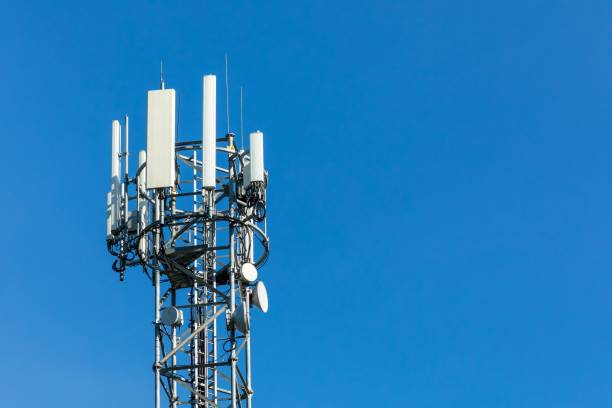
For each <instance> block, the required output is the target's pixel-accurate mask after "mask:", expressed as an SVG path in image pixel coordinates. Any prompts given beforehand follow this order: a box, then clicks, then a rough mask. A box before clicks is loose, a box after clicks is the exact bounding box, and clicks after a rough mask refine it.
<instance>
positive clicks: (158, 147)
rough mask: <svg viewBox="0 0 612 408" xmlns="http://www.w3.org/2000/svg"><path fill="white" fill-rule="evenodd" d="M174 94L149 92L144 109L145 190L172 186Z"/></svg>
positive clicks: (173, 178) (171, 90) (170, 90)
mask: <svg viewBox="0 0 612 408" xmlns="http://www.w3.org/2000/svg"><path fill="white" fill-rule="evenodd" d="M175 138H176V93H175V92H174V89H159V90H156V91H149V95H148V109H147V176H146V177H147V182H146V183H147V189H149V190H150V189H155V188H165V187H172V186H174V181H175V166H176V164H175V154H174V152H175Z"/></svg>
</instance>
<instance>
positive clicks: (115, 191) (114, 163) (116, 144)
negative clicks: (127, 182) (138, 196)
mask: <svg viewBox="0 0 612 408" xmlns="http://www.w3.org/2000/svg"><path fill="white" fill-rule="evenodd" d="M111 146H112V147H111V214H110V217H111V229H112V230H116V229H117V228H119V214H121V181H120V179H119V173H120V172H121V162H120V161H119V155H120V151H121V124H119V121H118V120H113V126H112V142H111Z"/></svg>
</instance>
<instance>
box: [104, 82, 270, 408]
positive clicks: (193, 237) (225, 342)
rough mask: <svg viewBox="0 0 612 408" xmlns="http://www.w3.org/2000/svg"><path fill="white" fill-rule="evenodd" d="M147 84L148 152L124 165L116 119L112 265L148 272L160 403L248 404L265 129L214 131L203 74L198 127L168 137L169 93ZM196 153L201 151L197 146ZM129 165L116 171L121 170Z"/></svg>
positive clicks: (259, 296)
mask: <svg viewBox="0 0 612 408" xmlns="http://www.w3.org/2000/svg"><path fill="white" fill-rule="evenodd" d="M161 88H162V89H159V90H155V91H149V95H148V114H147V151H146V152H145V151H141V152H140V153H139V165H138V168H137V169H136V172H135V175H134V176H133V177H132V178H130V176H129V175H128V171H127V170H128V166H127V164H128V157H129V156H128V145H127V144H128V138H127V135H128V122H127V117H126V120H125V125H124V126H125V138H124V140H125V149H124V151H121V141H122V137H121V125H120V124H119V122H118V121H113V126H112V129H113V132H112V141H113V143H112V169H111V170H112V171H111V191H110V192H109V193H108V196H107V233H106V239H107V246H108V249H109V251H110V253H111V254H112V255H113V256H114V257H115V258H116V259H115V261H114V263H113V269H114V270H115V271H117V272H119V274H120V278H121V280H123V279H124V276H125V271H126V268H128V267H139V268H141V269H142V270H143V271H144V273H145V274H146V275H147V277H149V279H150V280H151V283H152V286H153V296H154V364H153V371H154V382H155V393H154V396H155V398H154V400H155V407H156V408H160V407H161V406H168V407H172V408H177V407H178V406H179V405H190V406H191V407H194V408H196V407H198V408H199V407H225V406H227V407H232V408H236V407H247V408H251V405H252V396H253V388H252V384H251V370H252V367H251V336H250V313H251V310H252V308H253V306H255V307H257V308H259V309H260V310H261V311H263V312H267V309H268V299H267V292H266V289H265V286H264V285H263V283H262V282H261V281H260V280H259V279H258V269H260V268H261V266H262V265H263V264H264V263H265V261H266V259H267V257H268V238H267V235H266V223H265V217H266V187H267V173H266V172H265V170H264V166H263V134H262V133H261V132H259V131H257V132H253V133H251V135H250V151H249V153H248V154H247V152H246V151H244V150H242V149H238V148H237V146H236V145H235V141H234V139H235V137H234V135H233V134H232V133H228V134H226V135H224V136H222V137H218V136H217V134H216V77H215V76H214V75H206V76H204V91H203V99H204V104H203V135H202V138H201V139H199V140H188V141H176V140H175V131H176V123H175V91H174V90H173V89H165V87H164V86H163V81H161ZM198 152H201V154H199V153H198ZM122 165H123V168H124V170H125V172H124V174H123V177H120V169H121V167H122Z"/></svg>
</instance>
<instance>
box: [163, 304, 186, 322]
mask: <svg viewBox="0 0 612 408" xmlns="http://www.w3.org/2000/svg"><path fill="white" fill-rule="evenodd" d="M160 320H161V322H162V324H164V325H166V326H182V325H183V311H182V310H180V309H178V308H176V307H174V306H170V307H168V308H166V309H164V310H163V311H162V313H161V317H160Z"/></svg>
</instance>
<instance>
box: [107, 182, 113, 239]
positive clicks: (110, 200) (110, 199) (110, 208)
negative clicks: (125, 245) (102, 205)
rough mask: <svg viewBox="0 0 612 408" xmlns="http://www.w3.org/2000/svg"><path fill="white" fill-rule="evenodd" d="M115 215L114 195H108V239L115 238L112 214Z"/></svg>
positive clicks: (109, 193)
mask: <svg viewBox="0 0 612 408" xmlns="http://www.w3.org/2000/svg"><path fill="white" fill-rule="evenodd" d="M112 213H113V193H111V192H108V193H106V239H110V238H112V237H113V220H112V218H111V214H112Z"/></svg>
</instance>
